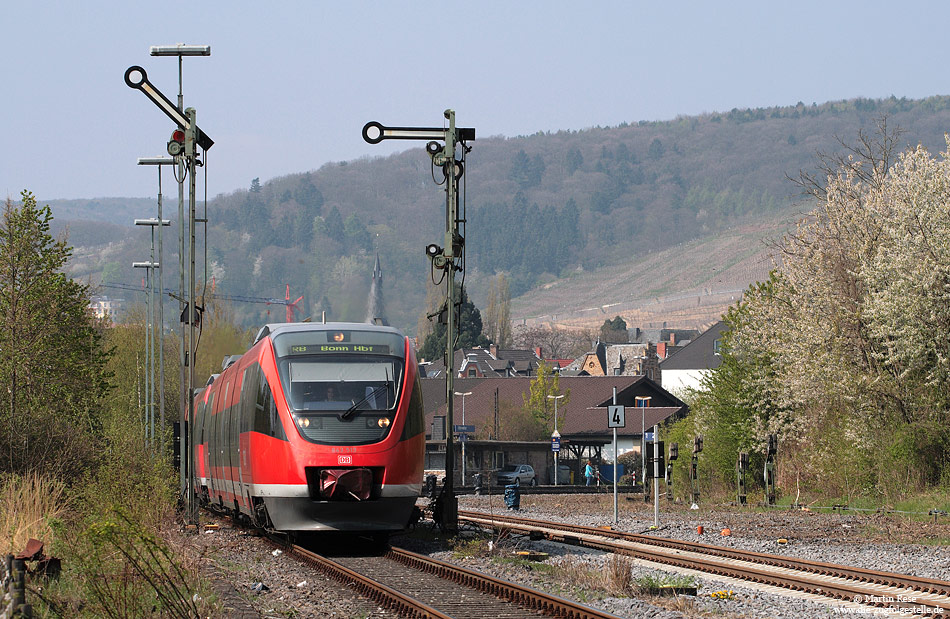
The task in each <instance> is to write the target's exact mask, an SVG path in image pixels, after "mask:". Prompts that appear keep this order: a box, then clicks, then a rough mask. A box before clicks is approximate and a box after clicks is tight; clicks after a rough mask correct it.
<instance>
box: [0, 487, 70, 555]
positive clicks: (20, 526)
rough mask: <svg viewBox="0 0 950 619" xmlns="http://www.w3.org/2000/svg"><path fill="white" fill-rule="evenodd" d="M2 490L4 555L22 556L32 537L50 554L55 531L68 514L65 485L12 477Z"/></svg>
mask: <svg viewBox="0 0 950 619" xmlns="http://www.w3.org/2000/svg"><path fill="white" fill-rule="evenodd" d="M0 483H2V486H0V536H2V537H0V544H2V546H3V553H4V554H7V553H14V554H16V553H18V552H20V551H21V550H23V549H24V548H25V547H26V542H27V541H28V540H29V539H30V538H31V537H32V538H35V539H38V540H40V541H42V542H45V543H46V548H45V549H44V550H45V551H46V553H47V554H49V553H50V546H51V545H52V543H53V542H54V540H55V536H54V533H53V527H54V526H55V525H56V523H57V522H59V521H60V520H61V519H62V518H64V517H65V516H66V513H67V507H66V505H67V502H66V498H65V489H64V487H63V485H62V484H61V483H59V482H57V481H55V480H52V479H49V478H46V477H43V476H41V475H39V474H37V473H29V474H27V475H25V476H19V475H8V476H6V477H4V478H3V480H2V482H0Z"/></svg>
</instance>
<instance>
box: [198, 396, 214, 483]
mask: <svg viewBox="0 0 950 619" xmlns="http://www.w3.org/2000/svg"><path fill="white" fill-rule="evenodd" d="M217 394H218V392H217V390H213V391H212V392H211V393H210V394H208V403H207V405H206V406H205V408H204V414H202V416H201V437H202V447H203V449H202V450H201V458H202V460H201V462H202V469H203V470H204V483H205V489H206V492H207V493H208V497H211V493H212V491H213V490H214V481H213V480H214V473H213V471H212V469H211V462H212V458H213V456H212V453H211V448H213V447H214V438H213V437H212V428H213V427H214V400H215V396H216V395H217Z"/></svg>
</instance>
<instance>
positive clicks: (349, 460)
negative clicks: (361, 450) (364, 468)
mask: <svg viewBox="0 0 950 619" xmlns="http://www.w3.org/2000/svg"><path fill="white" fill-rule="evenodd" d="M337 464H353V456H338V457H337Z"/></svg>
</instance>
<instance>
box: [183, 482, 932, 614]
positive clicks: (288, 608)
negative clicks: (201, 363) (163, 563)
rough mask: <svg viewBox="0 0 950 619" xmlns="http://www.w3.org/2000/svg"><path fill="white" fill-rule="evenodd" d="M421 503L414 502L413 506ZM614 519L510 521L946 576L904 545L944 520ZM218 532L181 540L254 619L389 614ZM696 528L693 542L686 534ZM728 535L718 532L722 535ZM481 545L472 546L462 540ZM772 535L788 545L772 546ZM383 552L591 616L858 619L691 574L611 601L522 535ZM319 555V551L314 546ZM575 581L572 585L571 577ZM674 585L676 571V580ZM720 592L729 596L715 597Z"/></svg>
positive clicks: (692, 514)
mask: <svg viewBox="0 0 950 619" xmlns="http://www.w3.org/2000/svg"><path fill="white" fill-rule="evenodd" d="M427 503H428V501H426V500H420V502H419V504H420V506H423V505H424V504H427ZM618 507H619V520H618V523H617V524H614V522H613V500H612V496H611V495H605V494H598V495H522V497H521V509H520V511H519V512H518V513H519V514H520V515H522V516H525V517H529V518H537V519H544V520H554V521H562V522H570V523H573V524H580V525H586V526H607V525H609V526H612V527H614V528H617V529H619V530H624V531H630V532H636V533H642V532H645V533H650V534H654V535H659V536H666V537H672V538H677V539H684V540H690V541H701V542H704V543H711V544H717V545H722V546H728V547H733V548H741V549H746V550H753V551H757V552H767V553H773V554H781V555H787V556H794V557H801V558H807V559H813V560H818V561H826V562H829V563H840V564H845V565H857V566H861V567H866V568H869V569H878V570H886V571H894V572H901V573H907V574H914V575H918V576H923V577H929V578H939V579H945V580H950V547H948V546H947V545H938V544H936V543H930V544H926V545H924V544H919V543H908V540H926V539H933V540H938V541H939V540H947V539H950V524H948V523H947V522H946V520H947V519H946V518H944V519H943V520H944V522H941V523H937V524H933V523H927V522H911V521H908V520H906V519H902V518H899V517H896V516H891V515H882V514H874V515H838V514H831V515H829V514H817V513H813V512H807V511H801V510H794V511H789V510H772V511H762V510H753V509H751V508H741V509H740V508H722V507H720V508H709V507H703V508H701V509H700V510H698V511H690V510H688V509H685V508H683V507H681V506H671V505H669V504H666V503H665V502H664V503H661V513H660V528H659V529H658V530H656V531H651V530H650V527H651V525H653V507H652V505H648V504H644V503H643V501H642V500H640V499H639V498H638V499H637V500H632V501H628V500H626V499H625V498H624V497H621V498H620V501H619V505H618ZM459 509H462V510H475V511H481V512H492V511H493V512H494V513H498V514H511V513H512V512H510V511H509V510H507V509H505V507H504V501H503V500H502V497H500V496H497V495H496V496H462V497H459ZM221 524H222V526H221V528H220V529H218V530H214V531H209V532H201V533H199V534H198V535H196V536H192V538H191V540H190V542H189V543H191V544H194V546H195V549H196V552H200V553H202V554H203V556H204V557H205V558H206V560H207V561H208V562H209V564H210V567H211V569H212V570H213V571H214V572H215V573H217V574H218V577H219V578H220V579H223V580H226V581H228V582H230V584H231V585H232V586H233V590H234V591H235V592H236V594H237V595H239V596H240V597H241V598H243V599H244V600H246V601H247V603H248V604H249V605H250V606H251V607H253V608H254V609H255V610H256V612H258V613H259V614H260V616H262V617H367V618H368V617H392V616H393V614H392V613H391V612H389V611H387V610H384V609H381V608H379V607H377V606H376V605H375V604H374V603H372V602H371V601H369V600H366V599H364V598H361V597H359V596H358V595H355V594H354V593H353V592H352V591H350V590H349V589H347V588H346V587H345V586H343V585H340V584H339V583H337V582H336V581H334V580H330V579H328V578H327V577H325V576H323V575H322V574H319V573H317V572H315V571H313V570H312V569H311V568H309V567H307V566H304V565H302V564H300V563H298V562H296V561H295V560H293V559H291V558H288V557H286V556H284V555H283V554H282V553H277V554H274V549H273V547H272V546H270V545H269V544H267V543H266V542H265V541H264V540H262V539H260V538H258V537H255V536H253V535H248V534H247V533H245V532H242V531H240V530H237V529H233V528H231V527H230V526H228V524H227V523H226V522H222V523H221ZM700 525H702V526H703V527H704V529H705V534H704V535H699V534H698V533H697V527H698V526H700ZM726 528H728V529H730V531H731V535H729V536H721V535H720V532H721V531H722V530H723V529H726ZM469 539H472V540H481V541H471V542H467V540H469ZM779 539H786V540H788V542H787V543H781V544H780V543H779V542H778V540H779ZM393 541H394V544H397V545H400V546H404V547H406V548H408V549H410V550H413V551H415V552H420V553H422V554H428V555H430V556H432V557H434V558H437V559H441V560H444V561H448V562H452V563H458V564H461V565H464V566H465V567H467V568H469V569H474V570H477V571H481V572H485V573H488V574H491V575H493V576H496V577H501V578H505V579H507V580H511V581H514V582H518V583H522V584H528V585H531V586H534V587H537V588H539V589H543V590H546V591H548V592H550V593H554V594H556V595H559V596H561V597H566V598H569V599H573V600H577V601H580V602H582V603H585V604H588V605H591V606H594V607H597V608H601V609H603V610H606V611H608V612H611V613H614V614H616V615H619V616H621V617H657V618H664V619H665V618H672V617H717V618H729V617H796V618H797V617H802V618H804V617H840V616H844V615H846V614H851V613H856V612H857V613H860V610H859V609H858V610H856V607H854V606H853V605H849V604H846V603H844V602H835V603H833V604H830V605H829V604H826V603H821V602H817V601H814V600H813V599H807V597H802V596H798V597H793V596H792V595H791V594H784V593H775V592H774V591H775V590H774V589H773V590H768V588H758V587H754V586H749V585H744V584H741V583H738V582H736V581H733V580H729V579H719V578H717V577H711V576H706V575H703V576H694V578H695V584H696V586H697V587H698V594H697V595H696V596H678V597H671V598H666V597H663V598H659V597H654V596H648V595H640V594H637V593H634V592H632V591H629V590H628V592H626V593H625V594H624V595H610V594H609V593H608V592H607V591H605V590H604V589H603V588H601V587H598V586H596V585H592V584H591V583H590V582H589V580H590V579H589V578H587V579H585V578H583V577H581V576H584V575H586V574H598V573H606V572H607V571H609V570H610V568H611V565H610V563H611V561H615V560H616V559H612V558H611V556H609V555H607V554H605V553H602V552H599V551H592V550H589V549H582V548H577V547H574V546H569V545H564V544H557V543H551V542H546V541H536V542H531V541H529V540H528V539H527V538H526V537H515V538H511V539H508V540H494V539H493V540H492V541H493V543H492V549H491V551H488V549H487V546H488V545H487V541H485V536H482V535H479V533H478V532H476V531H474V530H472V529H469V528H468V527H462V530H461V531H460V534H459V537H458V538H457V539H456V540H455V542H456V544H455V548H456V550H455V551H453V550H451V549H448V548H447V547H446V546H445V545H444V544H442V543H441V541H440V540H439V536H438V535H437V529H435V528H434V525H433V523H432V522H431V521H429V520H422V521H421V522H420V523H419V524H418V525H417V528H416V531H415V532H414V533H412V534H410V535H405V536H402V535H401V536H396V537H394V540H393ZM529 549H530V550H537V551H541V552H545V553H548V555H549V557H548V558H547V560H546V561H544V562H543V564H535V563H532V562H528V561H523V560H513V556H514V555H513V553H514V552H515V551H517V550H529ZM315 550H317V551H318V552H319V551H320V549H319V548H315ZM629 569H630V572H631V580H633V581H634V582H635V581H636V580H637V579H638V578H640V577H642V576H645V575H648V574H652V575H656V574H658V573H659V574H662V573H673V574H676V572H673V571H672V570H670V568H666V569H664V568H662V567H660V566H651V565H648V564H646V563H644V562H638V561H632V560H631V561H629ZM575 576H576V577H575ZM675 577H677V578H680V579H682V576H681V575H677V576H675ZM730 590H731V592H732V593H731V595H729V594H727V593H723V594H721V595H724V596H725V597H728V598H731V599H717V598H714V597H712V595H711V594H713V593H716V592H728V591H730ZM875 616H880V615H875Z"/></svg>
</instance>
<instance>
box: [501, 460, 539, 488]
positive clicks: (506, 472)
mask: <svg viewBox="0 0 950 619" xmlns="http://www.w3.org/2000/svg"><path fill="white" fill-rule="evenodd" d="M495 478H496V479H497V480H498V485H499V486H507V485H509V484H514V485H516V486H520V485H521V484H530V485H532V486H537V485H538V479H537V477H535V475H534V469H533V468H531V465H530V464H506V465H505V466H503V467H502V468H501V469H499V470H498V472H497V473H495Z"/></svg>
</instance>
